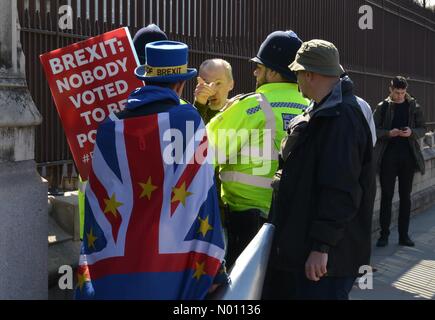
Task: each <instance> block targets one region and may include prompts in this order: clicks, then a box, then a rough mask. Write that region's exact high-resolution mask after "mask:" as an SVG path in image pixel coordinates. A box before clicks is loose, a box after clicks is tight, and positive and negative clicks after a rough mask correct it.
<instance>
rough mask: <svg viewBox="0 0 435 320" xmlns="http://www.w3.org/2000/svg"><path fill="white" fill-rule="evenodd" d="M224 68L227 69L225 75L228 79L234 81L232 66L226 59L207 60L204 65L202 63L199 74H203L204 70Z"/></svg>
mask: <svg viewBox="0 0 435 320" xmlns="http://www.w3.org/2000/svg"><path fill="white" fill-rule="evenodd" d="M218 66H222V67H224V68H225V73H226V75H227V77H228V79H230V80H233V68H232V67H231V64H230V63H229V62H228V61H226V60H224V59H218V58H216V59H207V60H205V61H204V62H203V63H201V66H200V67H199V72H201V70H202V69H204V68H209V67H218Z"/></svg>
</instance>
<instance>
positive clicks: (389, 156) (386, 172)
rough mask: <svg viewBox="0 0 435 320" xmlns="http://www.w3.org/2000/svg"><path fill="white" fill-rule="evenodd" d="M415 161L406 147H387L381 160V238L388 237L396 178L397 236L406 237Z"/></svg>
mask: <svg viewBox="0 0 435 320" xmlns="http://www.w3.org/2000/svg"><path fill="white" fill-rule="evenodd" d="M414 172H415V160H414V157H413V155H412V153H411V150H410V148H409V147H408V146H407V145H399V146H388V147H387V149H386V150H385V153H384V156H383V158H382V164H381V171H380V174H379V177H380V182H381V191H382V198H381V210H380V224H381V236H384V237H388V236H389V234H390V223H391V204H392V201H393V196H394V186H395V183H396V177H398V178H399V197H400V208H399V236H400V237H401V238H403V237H406V236H407V235H408V229H409V216H410V213H411V191H412V181H413V179H414Z"/></svg>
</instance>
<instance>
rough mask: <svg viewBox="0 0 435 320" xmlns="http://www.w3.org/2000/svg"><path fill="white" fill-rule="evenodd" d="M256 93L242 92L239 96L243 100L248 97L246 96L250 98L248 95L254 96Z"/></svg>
mask: <svg viewBox="0 0 435 320" xmlns="http://www.w3.org/2000/svg"><path fill="white" fill-rule="evenodd" d="M254 94H255V92H249V93H245V94H241V95H240V97H238V100H239V101H242V100H244V99H246V98H248V97H250V96H252V95H254Z"/></svg>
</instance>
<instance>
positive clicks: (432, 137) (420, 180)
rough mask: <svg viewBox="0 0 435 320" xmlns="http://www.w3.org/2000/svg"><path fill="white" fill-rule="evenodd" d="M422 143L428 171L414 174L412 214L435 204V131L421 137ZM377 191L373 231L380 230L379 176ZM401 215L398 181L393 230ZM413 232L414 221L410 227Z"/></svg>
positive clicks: (394, 202)
mask: <svg viewBox="0 0 435 320" xmlns="http://www.w3.org/2000/svg"><path fill="white" fill-rule="evenodd" d="M420 145H421V146H422V152H423V156H424V159H425V163H426V173H425V174H424V175H422V174H421V173H419V172H417V173H416V174H415V176H414V181H413V186H412V195H411V199H412V201H411V215H415V214H418V213H421V212H423V211H424V210H426V209H428V208H429V207H431V206H433V205H434V204H435V132H429V133H427V134H426V136H425V137H424V138H423V139H421V141H420ZM376 180H377V181H376V183H377V191H376V200H375V207H374V217H373V229H372V230H373V232H376V233H377V232H378V231H379V230H380V227H379V208H380V204H381V187H380V184H379V176H377V177H376ZM398 215H399V191H398V181H396V188H395V193H394V198H393V206H392V217H391V226H392V228H391V232H392V233H393V232H397V227H396V224H397V219H398ZM409 230H410V233H412V221H411V227H410V228H409Z"/></svg>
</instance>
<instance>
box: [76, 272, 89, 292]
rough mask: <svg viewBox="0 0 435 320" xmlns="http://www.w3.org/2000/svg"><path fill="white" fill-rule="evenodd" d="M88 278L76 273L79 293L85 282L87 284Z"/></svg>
mask: <svg viewBox="0 0 435 320" xmlns="http://www.w3.org/2000/svg"><path fill="white" fill-rule="evenodd" d="M89 280H90V279H89V278H87V277H86V275H85V274H84V273H78V274H77V287H79V288H80V291H82V290H83V286H84V285H85V283H86V282H89Z"/></svg>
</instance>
